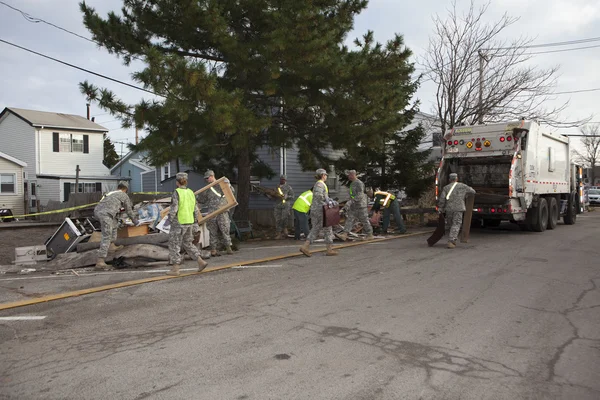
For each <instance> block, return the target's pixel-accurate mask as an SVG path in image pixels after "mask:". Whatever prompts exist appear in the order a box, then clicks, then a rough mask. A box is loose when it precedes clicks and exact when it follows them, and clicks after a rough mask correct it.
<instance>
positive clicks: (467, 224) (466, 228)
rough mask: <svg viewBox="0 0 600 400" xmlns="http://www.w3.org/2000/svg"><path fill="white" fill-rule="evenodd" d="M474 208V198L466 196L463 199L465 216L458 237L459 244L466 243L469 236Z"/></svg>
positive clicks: (470, 195)
mask: <svg viewBox="0 0 600 400" xmlns="http://www.w3.org/2000/svg"><path fill="white" fill-rule="evenodd" d="M474 206H475V196H474V195H472V194H469V195H467V197H466V198H465V208H466V210H465V215H464V218H463V224H462V233H461V235H460V242H461V243H468V242H469V237H470V235H471V220H472V219H473V207H474Z"/></svg>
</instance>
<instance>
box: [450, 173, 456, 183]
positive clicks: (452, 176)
mask: <svg viewBox="0 0 600 400" xmlns="http://www.w3.org/2000/svg"><path fill="white" fill-rule="evenodd" d="M456 179H458V175H457V174H456V173H454V172H453V173H451V174H450V180H452V181H453V180H456Z"/></svg>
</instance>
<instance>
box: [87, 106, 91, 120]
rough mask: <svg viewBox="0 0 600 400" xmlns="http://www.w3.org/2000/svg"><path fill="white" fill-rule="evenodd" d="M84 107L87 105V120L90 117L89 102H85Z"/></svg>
mask: <svg viewBox="0 0 600 400" xmlns="http://www.w3.org/2000/svg"><path fill="white" fill-rule="evenodd" d="M86 107H87V119H88V120H89V119H90V103H87V104H86Z"/></svg>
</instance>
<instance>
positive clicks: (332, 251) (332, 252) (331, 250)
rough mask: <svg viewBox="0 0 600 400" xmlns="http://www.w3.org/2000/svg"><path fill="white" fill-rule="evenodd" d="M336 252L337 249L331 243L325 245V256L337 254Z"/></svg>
mask: <svg viewBox="0 0 600 400" xmlns="http://www.w3.org/2000/svg"><path fill="white" fill-rule="evenodd" d="M338 254H339V253H338V252H337V250H334V249H333V245H331V244H328V245H327V252H326V253H325V255H326V256H337V255H338Z"/></svg>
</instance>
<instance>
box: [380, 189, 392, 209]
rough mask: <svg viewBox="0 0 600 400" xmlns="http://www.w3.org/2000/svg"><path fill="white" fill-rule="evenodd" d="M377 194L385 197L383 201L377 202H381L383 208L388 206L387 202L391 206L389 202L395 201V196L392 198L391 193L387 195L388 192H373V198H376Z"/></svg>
mask: <svg viewBox="0 0 600 400" xmlns="http://www.w3.org/2000/svg"><path fill="white" fill-rule="evenodd" d="M378 194H379V195H381V196H385V199H381V200H379V201H380V202H381V205H382V206H384V207H387V206H388V205H389V204H388V201H389V202H390V204H391V201H393V200H396V196H394V195H393V194H391V193H388V192H379V191H377V192H375V196H377V195H378Z"/></svg>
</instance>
